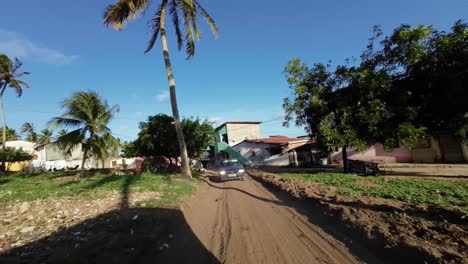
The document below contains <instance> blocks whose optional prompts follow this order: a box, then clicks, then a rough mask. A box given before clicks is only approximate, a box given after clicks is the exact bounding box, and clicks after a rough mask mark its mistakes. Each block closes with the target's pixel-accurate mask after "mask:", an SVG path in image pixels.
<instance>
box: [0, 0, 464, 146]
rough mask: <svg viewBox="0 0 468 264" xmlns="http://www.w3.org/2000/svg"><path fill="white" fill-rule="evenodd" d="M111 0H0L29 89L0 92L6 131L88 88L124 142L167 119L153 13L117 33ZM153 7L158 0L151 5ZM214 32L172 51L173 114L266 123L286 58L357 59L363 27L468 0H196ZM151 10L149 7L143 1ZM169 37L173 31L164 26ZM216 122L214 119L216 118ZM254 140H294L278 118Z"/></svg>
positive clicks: (428, 19)
mask: <svg viewBox="0 0 468 264" xmlns="http://www.w3.org/2000/svg"><path fill="white" fill-rule="evenodd" d="M114 1H116V0H102V1H96V0H80V1H76V0H48V1H32V0H16V1H4V3H2V11H3V12H2V15H1V16H0V52H3V53H6V54H7V55H9V56H17V57H19V58H20V59H21V60H22V61H23V63H24V66H23V69H24V70H27V71H30V72H31V75H30V76H28V77H27V78H26V80H27V81H28V82H29V83H30V85H31V88H30V89H28V90H26V91H24V93H23V96H22V97H21V98H16V97H15V95H14V93H13V91H12V90H10V91H7V93H6V95H5V105H6V106H5V111H6V115H7V122H8V125H9V127H12V128H15V129H17V130H19V128H20V126H21V124H22V123H24V122H33V123H34V124H35V125H36V126H37V128H39V129H42V128H45V127H46V123H47V121H48V120H49V119H50V118H51V117H52V116H57V115H60V114H61V110H60V108H59V103H60V101H61V100H63V99H64V98H66V97H68V96H69V95H70V94H72V93H73V92H76V91H80V90H95V91H97V92H98V93H100V94H101V95H102V96H103V97H104V98H106V99H107V100H108V102H109V103H110V104H118V105H119V106H120V109H121V110H120V113H118V114H117V116H116V117H115V119H114V120H113V121H112V123H111V125H110V127H111V129H112V130H113V132H114V133H115V134H116V135H117V136H118V137H120V138H122V139H123V140H131V139H134V138H135V137H136V135H137V133H138V123H139V122H140V121H142V120H144V119H145V118H146V116H148V115H152V114H157V113H167V114H170V113H171V112H170V104H169V101H168V94H167V91H168V86H167V79H166V74H165V69H164V64H163V59H162V56H161V52H160V44H159V42H158V44H157V46H156V47H155V49H154V50H153V52H151V53H149V54H146V55H145V54H143V51H144V49H145V47H146V42H147V39H148V37H149V29H148V25H147V21H148V18H149V15H151V13H152V12H148V13H147V14H146V16H144V17H142V18H140V19H138V20H136V21H134V22H132V23H130V24H129V25H128V26H127V27H126V28H125V30H124V31H121V32H118V31H114V30H112V29H108V28H104V27H103V25H102V15H103V12H104V8H105V7H106V6H107V5H108V4H111V3H113V2H114ZM153 2H159V1H153ZM200 2H201V3H202V4H203V5H204V6H205V8H206V9H208V11H209V12H210V13H211V15H212V16H213V17H214V19H215V21H216V23H217V24H218V27H219V29H220V34H219V37H218V38H217V39H216V40H215V39H214V38H213V37H212V36H211V33H210V32H209V29H208V28H207V27H206V26H203V27H202V34H203V35H202V40H201V41H200V42H199V43H198V45H197V52H196V55H195V57H194V58H193V59H191V60H189V61H186V60H185V56H184V54H183V53H181V52H177V50H176V47H175V45H174V44H175V43H174V39H173V38H170V39H169V41H170V43H169V44H170V46H169V48H170V50H171V55H172V59H173V67H174V71H175V78H176V84H177V91H178V99H179V107H180V112H181V115H183V116H199V117H201V118H208V119H211V120H216V121H218V122H219V123H221V122H223V121H264V120H270V119H274V118H277V117H279V116H281V115H282V106H281V105H282V100H283V98H284V97H286V96H288V95H289V93H290V91H289V88H288V85H287V83H286V81H285V78H284V76H283V74H282V69H283V67H284V66H285V64H286V63H287V62H288V60H289V59H291V58H293V57H300V58H302V59H303V60H304V61H305V62H306V63H308V64H312V63H315V62H327V61H328V60H332V61H333V63H342V62H343V61H344V60H345V59H346V58H349V57H351V56H359V54H360V52H361V51H362V50H363V49H364V47H365V45H366V43H367V39H368V38H369V37H370V36H371V32H372V27H373V26H374V25H377V24H378V25H381V27H382V28H383V30H384V32H385V33H387V34H388V33H389V32H391V30H392V29H393V28H395V27H397V26H399V25H400V24H402V23H405V24H410V25H420V24H424V25H433V26H434V27H435V28H437V29H442V30H448V29H449V28H450V26H451V25H452V24H453V22H454V21H455V20H457V19H465V20H466V19H467V18H468V17H467V14H468V1H466V0H445V1H441V0H412V1H408V0H405V1H404V0H393V1H376V0H355V1H349V0H330V1H313V0H290V1H287V2H285V1H269V0H255V1H251V0H238V1H227V0H216V1H214V0H200ZM153 9H154V7H153ZM169 33H172V32H171V31H170V32H169ZM219 123H218V124H219ZM261 129H262V134H263V136H268V135H272V134H283V135H288V136H299V135H303V134H304V131H303V129H302V128H296V127H294V126H291V127H290V128H284V127H282V126H281V120H276V121H273V122H268V123H266V124H264V125H262V126H261Z"/></svg>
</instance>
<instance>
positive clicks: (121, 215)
mask: <svg viewBox="0 0 468 264" xmlns="http://www.w3.org/2000/svg"><path fill="white" fill-rule="evenodd" d="M0 263H4V264H10V263H70V264H71V263H73V264H74V263H220V262H219V260H218V259H217V258H216V257H215V256H214V255H213V254H212V253H210V252H209V251H208V250H207V249H206V248H205V247H204V245H203V244H202V243H201V242H200V241H199V239H198V238H197V237H196V235H195V234H194V233H193V231H192V230H191V228H190V226H189V225H188V224H187V222H186V220H185V218H184V215H183V213H182V212H181V211H180V210H178V209H170V208H123V209H122V208H121V209H116V210H113V211H110V212H107V213H104V214H101V215H99V216H97V217H94V218H92V219H88V220H86V221H84V222H82V223H79V224H77V225H75V226H72V227H70V228H66V229H62V230H59V231H57V232H56V233H54V234H52V235H50V236H48V237H45V238H42V239H40V240H37V241H34V242H31V243H29V244H26V245H24V246H21V247H17V248H13V249H11V250H9V251H7V252H4V253H2V254H0Z"/></svg>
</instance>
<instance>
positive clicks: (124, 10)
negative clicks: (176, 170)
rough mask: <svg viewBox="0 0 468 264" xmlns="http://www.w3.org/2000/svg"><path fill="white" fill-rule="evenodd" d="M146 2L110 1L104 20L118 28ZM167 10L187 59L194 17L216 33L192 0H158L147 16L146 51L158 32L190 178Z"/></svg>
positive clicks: (194, 37)
mask: <svg viewBox="0 0 468 264" xmlns="http://www.w3.org/2000/svg"><path fill="white" fill-rule="evenodd" d="M149 2H150V1H149V0H118V2H117V3H116V4H114V5H110V6H109V7H108V8H107V10H106V13H105V18H104V24H105V25H106V26H110V25H112V26H113V27H114V28H116V29H122V28H123V25H124V24H125V23H126V22H127V21H128V20H131V19H134V18H136V17H137V16H138V15H139V14H140V13H142V12H144V11H145V10H146V9H147V8H148V6H149ZM168 12H169V15H170V16H171V18H172V23H173V26H174V28H175V33H176V38H177V44H178V48H179V50H180V49H182V46H183V44H184V43H185V53H186V55H187V59H188V58H190V57H192V56H193V55H194V54H195V41H196V40H199V39H200V31H199V29H198V21H197V20H198V16H202V17H204V18H205V20H206V22H207V23H208V25H209V26H210V27H211V30H212V31H213V34H214V35H215V36H217V34H218V28H217V27H216V24H215V22H214V20H213V19H212V18H211V16H210V15H209V14H208V12H207V11H206V10H205V9H204V8H203V7H202V6H201V5H200V3H199V2H198V1H196V0H161V4H160V5H159V7H158V9H157V10H156V12H155V15H154V17H153V18H152V19H151V24H152V36H151V39H150V41H149V44H148V48H147V49H146V52H149V51H150V50H151V49H152V48H153V47H154V45H155V43H156V40H157V38H158V36H159V35H160V36H161V45H162V52H163V56H164V63H165V65H166V73H167V78H168V82H169V91H170V99H171V106H172V116H173V118H174V125H175V129H176V132H177V140H178V145H179V151H180V153H181V159H182V176H183V177H188V178H191V177H192V174H191V171H190V167H189V161H188V153H187V146H186V143H185V139H186V137H185V138H184V134H183V131H182V126H181V124H180V117H179V108H178V106H177V97H176V86H175V80H174V74H173V70H172V66H171V60H170V57H169V49H168V46H167V37H166V17H167V13H168ZM181 24H182V25H181ZM184 36H185V37H184Z"/></svg>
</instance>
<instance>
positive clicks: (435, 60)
mask: <svg viewBox="0 0 468 264" xmlns="http://www.w3.org/2000/svg"><path fill="white" fill-rule="evenodd" d="M379 40H380V41H379ZM354 64H355V65H354V66H349V63H348V65H344V66H343V65H340V66H337V67H336V69H335V70H334V71H330V70H329V67H327V66H325V65H323V64H316V65H314V67H313V68H310V69H309V68H308V67H307V66H306V65H305V64H303V63H302V62H301V61H300V60H299V59H294V60H292V61H290V62H289V64H288V65H287V66H286V68H285V71H284V72H285V74H286V77H287V80H288V83H289V85H290V87H291V88H292V90H293V95H292V96H290V97H289V98H286V99H285V100H284V103H283V107H284V110H285V112H286V120H285V121H286V122H285V124H287V123H289V121H292V120H295V121H296V125H299V126H304V127H305V128H306V130H307V132H308V133H309V134H310V135H311V136H313V137H314V138H316V139H317V141H318V143H319V146H323V147H325V148H327V149H328V150H335V149H336V148H337V147H339V146H340V145H341V146H342V147H343V155H344V156H343V160H344V163H345V164H346V156H345V155H346V151H345V150H346V147H348V146H350V147H354V148H356V149H357V150H361V149H364V148H365V147H366V146H368V145H369V144H372V143H376V142H381V143H383V144H384V146H385V148H386V149H391V148H393V147H398V146H400V145H402V146H406V147H409V148H412V147H414V146H415V145H416V144H417V143H418V142H419V141H420V140H421V139H422V138H423V137H425V136H427V135H432V136H436V135H438V134H439V133H451V134H458V135H460V136H461V137H462V138H464V139H465V140H467V134H466V133H467V131H468V126H467V123H468V105H467V104H466V102H468V90H467V89H465V87H466V86H467V85H468V82H467V79H468V77H467V76H468V75H467V74H466V73H467V69H468V26H467V25H466V24H463V23H462V22H460V21H457V22H456V23H455V25H454V26H453V28H452V32H439V31H436V30H434V29H432V28H431V27H424V26H418V27H415V28H411V27H410V26H407V25H402V26H400V27H398V28H396V29H395V30H394V31H393V33H392V34H391V35H390V36H388V37H383V34H382V32H381V30H380V29H379V28H375V30H374V36H373V37H372V38H371V39H370V41H369V44H368V46H367V49H366V50H365V51H364V52H363V54H362V55H361V60H360V61H359V62H357V63H354ZM345 168H346V166H345Z"/></svg>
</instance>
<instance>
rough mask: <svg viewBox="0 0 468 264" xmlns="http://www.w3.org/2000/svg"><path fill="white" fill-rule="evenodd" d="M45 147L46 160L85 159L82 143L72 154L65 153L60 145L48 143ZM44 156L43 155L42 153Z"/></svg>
mask: <svg viewBox="0 0 468 264" xmlns="http://www.w3.org/2000/svg"><path fill="white" fill-rule="evenodd" d="M44 148H45V160H48V161H52V160H81V159H83V151H82V150H81V145H78V146H77V147H76V148H75V149H74V150H73V151H72V153H71V155H70V156H66V155H64V154H63V151H61V150H60V149H59V148H58V147H56V146H54V145H53V144H48V145H45V146H44ZM41 157H42V155H41Z"/></svg>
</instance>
